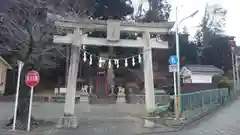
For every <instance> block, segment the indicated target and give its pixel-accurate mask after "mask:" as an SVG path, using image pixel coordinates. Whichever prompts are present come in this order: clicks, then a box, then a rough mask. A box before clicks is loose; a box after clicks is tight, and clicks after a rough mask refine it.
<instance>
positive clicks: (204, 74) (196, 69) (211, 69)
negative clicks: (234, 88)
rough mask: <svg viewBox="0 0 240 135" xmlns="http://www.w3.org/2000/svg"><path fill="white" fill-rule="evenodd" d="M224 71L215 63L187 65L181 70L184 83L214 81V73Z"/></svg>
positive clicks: (218, 73)
mask: <svg viewBox="0 0 240 135" xmlns="http://www.w3.org/2000/svg"><path fill="white" fill-rule="evenodd" d="M223 73H224V72H223V71H222V70H221V69H219V68H217V67H215V66H213V65H185V66H184V67H182V69H181V71H180V74H181V76H182V78H183V83H212V77H213V76H214V75H220V74H223Z"/></svg>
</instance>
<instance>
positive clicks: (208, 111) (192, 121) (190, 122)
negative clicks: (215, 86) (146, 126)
mask: <svg viewBox="0 0 240 135" xmlns="http://www.w3.org/2000/svg"><path fill="white" fill-rule="evenodd" d="M237 99H238V97H233V98H232V99H231V100H230V101H229V102H227V103H225V104H223V105H218V106H216V107H214V108H212V109H209V110H206V111H205V112H204V113H202V114H199V115H197V116H195V117H193V118H192V119H190V120H187V121H186V122H185V123H183V124H181V125H179V127H177V128H174V129H172V130H165V131H156V132H145V133H138V134H135V135H144V134H160V133H170V132H177V131H181V130H183V129H184V128H185V127H187V126H188V125H190V124H192V123H194V122H196V121H198V120H201V119H203V118H204V117H205V116H208V115H210V114H214V113H217V112H218V111H219V110H221V109H224V108H225V107H228V106H227V105H231V104H232V103H234V101H236V100H237Z"/></svg>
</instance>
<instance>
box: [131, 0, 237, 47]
mask: <svg viewBox="0 0 240 135" xmlns="http://www.w3.org/2000/svg"><path fill="white" fill-rule="evenodd" d="M140 1H141V0H132V2H133V3H134V5H135V6H137V5H138V4H139V3H140ZM143 1H145V2H144V3H145V4H144V5H145V7H147V0H143ZM168 2H169V3H170V4H171V5H172V10H171V14H170V21H175V20H176V19H175V18H176V7H177V6H178V10H179V12H178V18H179V20H181V19H182V18H185V17H186V16H188V15H190V14H191V13H193V12H195V11H197V10H199V12H198V14H197V15H195V16H194V17H193V18H189V19H187V20H185V21H184V22H183V23H181V25H180V27H181V28H183V27H184V26H185V27H187V29H188V31H189V33H190V38H192V37H193V35H194V34H195V31H196V29H197V26H198V25H199V23H200V22H201V18H202V16H203V14H204V8H205V5H206V3H208V4H209V5H210V4H220V5H221V6H222V7H223V8H225V9H227V17H226V27H225V32H226V34H227V35H230V36H235V37H236V38H235V40H236V42H237V44H238V45H240V32H238V30H239V29H240V25H239V24H240V18H239V17H238V15H237V13H240V8H239V6H238V2H236V0H181V1H180V0H168Z"/></svg>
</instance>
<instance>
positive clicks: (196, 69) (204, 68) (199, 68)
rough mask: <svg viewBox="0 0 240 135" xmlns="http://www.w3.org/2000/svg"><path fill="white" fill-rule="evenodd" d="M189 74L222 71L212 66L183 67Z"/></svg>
mask: <svg viewBox="0 0 240 135" xmlns="http://www.w3.org/2000/svg"><path fill="white" fill-rule="evenodd" d="M185 67H186V68H188V69H189V70H190V71H191V72H218V73H223V71H222V70H221V69H219V68H217V67H215V66H213V65H185Z"/></svg>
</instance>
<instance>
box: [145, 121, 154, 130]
mask: <svg viewBox="0 0 240 135" xmlns="http://www.w3.org/2000/svg"><path fill="white" fill-rule="evenodd" d="M143 126H144V127H145V128H154V127H155V122H154V121H151V120H147V119H145V120H144V125H143Z"/></svg>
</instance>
